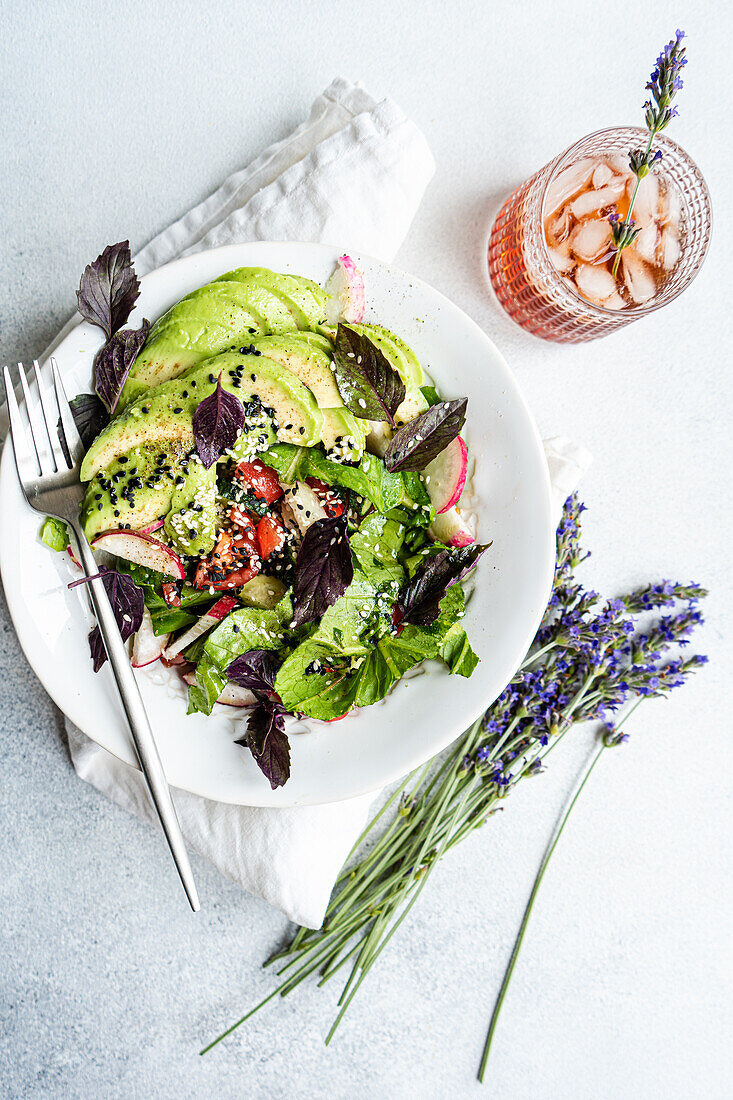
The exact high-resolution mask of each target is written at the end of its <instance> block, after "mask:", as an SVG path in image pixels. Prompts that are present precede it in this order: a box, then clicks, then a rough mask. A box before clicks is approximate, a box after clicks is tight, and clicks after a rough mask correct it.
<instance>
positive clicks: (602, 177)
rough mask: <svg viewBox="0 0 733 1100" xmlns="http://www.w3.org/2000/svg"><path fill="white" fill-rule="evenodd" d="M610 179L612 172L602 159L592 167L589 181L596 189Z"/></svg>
mask: <svg viewBox="0 0 733 1100" xmlns="http://www.w3.org/2000/svg"><path fill="white" fill-rule="evenodd" d="M612 179H613V172H612V171H611V169H610V168H609V167H608V165H607V164H606V163H605V162H604V161H601V163H600V164H597V165H596V167H595V168H594V169H593V175H592V177H591V182H592V183H593V186H594V187H595V188H596V189H597V188H599V187H605V186H606V184H607V183H609V182H610V181H611V180H612Z"/></svg>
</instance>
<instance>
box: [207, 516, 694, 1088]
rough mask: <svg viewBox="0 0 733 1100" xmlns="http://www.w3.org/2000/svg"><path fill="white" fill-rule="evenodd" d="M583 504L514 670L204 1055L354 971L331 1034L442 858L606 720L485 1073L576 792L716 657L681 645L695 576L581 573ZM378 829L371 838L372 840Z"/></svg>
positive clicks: (560, 532)
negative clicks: (266, 991) (637, 579)
mask: <svg viewBox="0 0 733 1100" xmlns="http://www.w3.org/2000/svg"><path fill="white" fill-rule="evenodd" d="M583 511H584V506H583V505H582V504H581V503H580V502H579V501H578V499H577V497H576V496H572V497H570V498H569V500H568V501H567V502H566V504H565V508H564V511H563V516H562V520H561V522H560V525H559V527H558V529H557V557H556V568H555V579H554V586H553V591H552V597H551V599H550V603H549V605H548V608H547V611H546V613H545V616H544V619H543V622H542V625H541V627H540V630H539V631H538V633H537V636H536V639H535V642H534V644H533V646H532V648H531V650H530V652H529V654H528V656H527V657H526V659H525V661H524V663H523V665H522V666H521V668H520V669H519V671H518V672H517V674H516V676H515V677H514V679H513V680H512V681H511V683H510V684H509V685H508V687H507V688H506V689H505V690H504V691H503V692H502V694H501V695H500V696H499V698H498V699H497V700H496V702H495V703H493V705H492V706H491V707H490V708H489V709H488V710H487V711H486V713H485V714H483V715H482V716H481V717H480V718H479V719H478V720H477V721H476V722H475V723H474V724H473V725H472V726H471V728H470V729H469V730H467V731H466V733H465V734H464V735H463V737H462V738H460V739H459V740H458V741H457V742H456V743H455V744H454V745H453V746H452V748H450V749H449V750H447V752H446V753H445V754H444V755H442V756H441V757H439V758H438V759H437V760H435V761H431V762H429V763H428V764H427V765H425V767H423V768H421V769H417V770H416V771H415V772H413V773H412V774H411V775H410V776H408V778H407V780H406V781H405V783H404V784H403V785H401V786H400V787H398V789H397V790H396V791H395V792H394V793H393V794H392V795H391V797H390V798H389V799H388V800H387V801H386V802H385V803H384V805H383V806H382V807H381V809H380V810H379V812H378V813H377V814H376V815H375V816H374V818H373V819H372V820H371V822H370V823H369V824H368V826H367V827H366V829H365V830H364V832H363V833H362V835H361V836H360V837H359V839H358V841H357V843H356V844H355V846H354V849H353V851H352V854H351V856H350V858H349V860H347V863H346V865H345V867H344V869H343V871H342V872H341V875H340V877H339V879H338V881H337V883H336V888H335V891H334V895H333V897H332V899H331V902H330V904H329V907H328V910H327V913H326V918H325V920H324V923H323V925H322V927H321V928H319V929H317V930H313V929H308V928H299V929H298V930H297V932H296V934H295V936H294V937H293V939H292V941H291V942H290V944H288V946H287V947H286V948H285V949H284V950H283V951H280V952H278V953H277V954H276V955H274V956H273V957H272V958H271V959H270V960H269V961H268V963H267V964H266V965H270V964H275V963H279V964H280V969H279V971H278V974H279V976H280V978H281V980H280V982H279V983H278V985H277V986H276V987H275V988H274V989H273V991H272V993H270V995H269V996H268V997H266V998H265V999H264V1000H263V1001H261V1002H260V1003H259V1004H258V1005H255V1007H254V1008H252V1009H251V1010H250V1011H249V1012H247V1013H246V1014H245V1015H244V1016H242V1017H241V1019H239V1020H237V1021H236V1023H234V1024H232V1026H231V1027H229V1028H227V1030H226V1031H225V1032H223V1034H221V1035H220V1036H219V1037H218V1038H217V1039H215V1040H214V1041H213V1042H212V1043H210V1044H209V1045H208V1046H207V1047H205V1048H204V1050H203V1051H202V1052H201V1053H202V1054H204V1053H206V1051H208V1050H210V1049H211V1048H212V1047H213V1046H215V1045H216V1043H218V1042H220V1041H221V1040H222V1039H223V1038H225V1037H226V1036H227V1035H229V1034H231V1032H232V1031H234V1030H235V1028H238V1027H239V1026H240V1025H241V1024H242V1023H244V1022H245V1020H247V1019H248V1018H249V1017H250V1016H252V1015H253V1014H254V1013H255V1012H258V1011H259V1009H260V1008H262V1007H263V1005H264V1004H266V1003H267V1002H268V1001H270V1000H272V999H273V998H274V997H276V996H278V995H280V996H283V997H284V996H286V995H287V994H289V993H291V992H292V991H293V990H294V989H296V988H297V987H298V986H299V985H300V983H301V982H302V981H303V980H304V979H305V978H307V977H309V976H310V975H312V974H318V975H319V985H324V984H325V983H326V982H328V981H329V980H330V979H331V978H333V977H334V976H335V975H336V974H339V973H344V969H345V968H348V969H346V971H345V973H346V981H345V983H344V986H343V989H342V991H341V995H340V998H339V1002H338V1004H339V1008H338V1013H337V1015H336V1018H335V1020H334V1022H333V1025H332V1027H331V1029H330V1031H329V1032H328V1035H327V1037H326V1042H327V1043H328V1042H330V1040H331V1039H332V1038H333V1036H334V1034H335V1032H336V1029H337V1027H338V1025H339V1023H340V1021H341V1020H342V1019H343V1016H344V1013H345V1012H346V1010H347V1009H348V1007H349V1005H350V1004H351V1002H352V1000H353V999H354V997H355V996H356V993H357V991H358V989H359V987H360V986H361V984H362V982H363V981H364V979H365V978H366V976H367V974H368V973H369V971H370V970H371V968H372V966H373V965H374V963H375V962H376V961H377V959H378V958H379V956H380V955H381V953H382V951H383V950H384V949H385V947H386V946H387V945H388V943H389V941H390V940H391V938H392V936H393V935H394V934H395V932H397V930H398V928H399V926H400V925H401V924H402V922H403V921H404V920H405V919H406V917H407V916H408V914H409V912H410V910H411V909H412V907H413V905H414V904H415V903H416V901H417V899H418V898H419V897H420V894H421V893H422V891H423V890H424V889H425V887H426V885H427V883H428V880H429V879H430V876H431V875H432V874H433V873H434V872H435V869H436V868H437V867H438V865H439V864H440V861H441V860H442V858H443V856H445V855H446V854H447V853H448V852H449V851H450V850H451V849H452V848H454V847H455V846H456V845H457V844H458V843H460V841H461V840H463V839H464V838H465V837H467V836H468V835H469V834H470V833H472V832H473V831H474V830H475V829H478V828H480V827H481V826H482V825H484V824H485V823H486V822H487V821H488V819H489V818H490V817H491V816H492V814H494V813H496V812H497V810H498V809H500V808H501V807H502V806H503V803H504V800H505V799H506V798H507V796H508V795H509V793H510V792H511V791H512V790H513V789H514V788H515V787H516V785H517V784H518V783H520V782H522V781H523V780H524V779H525V778H528V777H530V776H535V775H538V774H539V773H541V772H542V771H543V770H544V769H545V766H546V765H545V761H546V760H547V757H548V756H549V755H550V753H552V752H554V751H555V749H556V748H557V746H558V745H559V743H560V742H561V741H562V739H563V738H564V737H566V736H567V735H568V733H569V732H570V731H571V730H572V729H574V728H575V727H576V726H577V725H578V724H580V723H583V722H596V723H598V735H599V740H598V748H597V751H596V753H595V755H594V756H593V757H592V759H591V762H590V764H589V766H588V768H587V770H586V772H585V775H584V777H583V778H582V780H581V783H580V786H579V788H578V791H577V793H576V795H575V798H574V799H573V801H572V802H571V804H570V806H569V807H568V810H567V812H566V815H565V817H564V818H563V820H562V821H561V823H560V826H559V828H558V830H557V831H556V833H555V836H554V837H553V839H552V841H551V844H550V847H549V848H548V850H547V854H546V855H545V858H544V860H543V862H542V865H541V867H540V871H539V873H538V876H537V880H536V882H535V886H534V888H533V891H532V894H531V896H530V900H529V904H528V906H527V910H526V912H525V916H524V920H523V922H522V926H521V928H520V932H519V936H518V938H517V942H516V944H515V947H514V951H513V953H512V957H511V961H510V964H509V968H508V970H507V973H506V976H505V979H504V983H503V985H502V988H501V991H500V994H499V997H498V1000H497V1004H496V1008H495V1010H494V1015H493V1018H492V1022H491V1027H490V1031H489V1036H488V1038H487V1041H486V1046H485V1049H484V1055H483V1059H482V1062H481V1068H480V1071H479V1076H480V1078H481V1079H483V1074H484V1070H485V1068H486V1063H487V1060H488V1055H489V1049H490V1045H491V1039H492V1037H493V1034H494V1029H495V1027H496V1023H497V1020H498V1016H499V1010H500V1008H501V1005H502V1002H503V999H504V994H505V992H506V988H507V985H508V983H509V979H510V978H511V974H512V972H513V970H514V966H515V963H516V960H517V955H518V952H519V947H520V946H521V942H522V938H523V936H524V931H525V929H526V926H527V921H528V919H529V915H530V913H531V909H532V905H533V903H534V899H535V897H536V894H537V890H538V888H539V884H540V882H541V879H542V875H543V874H544V870H545V868H546V866H547V862H548V861H549V858H550V856H551V855H552V852H553V851H554V848H555V846H556V844H557V841H558V840H559V836H560V833H561V832H562V829H563V827H564V825H565V822H566V821H567V815H568V814H569V812H570V810H571V809H572V807H573V805H574V804H575V801H576V799H577V797H578V795H579V794H580V790H581V789H582V787H583V785H584V783H585V782H586V780H587V778H588V776H589V775H590V772H591V771H592V769H593V767H594V766H595V764H596V763H597V761H598V759H599V758H600V756H601V755H602V754H603V753H604V752H605V751H606V749H607V748H611V747H614V746H617V745H620V744H622V743H623V742H624V741H626V740H627V735H626V734H625V733H624V732H622V726H623V724H624V722H625V720H626V718H627V717H628V715H629V714H630V713H631V711H632V710H633V709H634V708H635V707H636V706H638V705H639V703H640V702H641V701H642V700H643V699H645V698H650V697H655V696H661V695H666V694H667V693H669V692H670V691H672V690H673V689H674V688H677V687H680V686H681V685H682V684H683V683H684V682H685V680H686V679H687V677H688V676H689V675H690V674H691V673H692V672H693V671H694V670H695V669H697V668H698V667H699V666H700V665H702V664H704V663H705V660H706V658H705V657H702V656H698V655H692V656H690V657H686V656H684V648H685V647H686V646H687V645H688V643H689V640H690V636H691V635H692V633H693V631H694V629H695V627H696V626H698V624H700V623H701V622H702V616H701V613H700V610H699V607H698V603H699V600H700V599H701V598H702V597H704V596H705V595H706V592H705V590H704V589H703V588H701V587H700V586H699V585H696V584H689V585H681V584H674V583H672V582H671V581H663V582H661V583H659V584H654V585H649V586H648V587H646V588H643V589H641V590H639V591H636V592H631V593H629V594H628V595H626V596H621V597H619V598H617V599H611V600H607V601H602V600H601V597H600V596H599V594H598V593H597V592H592V591H589V590H586V589H585V588H583V586H582V585H581V584H580V583H579V582H578V581H577V580H576V576H575V571H576V568H577V567H578V565H580V563H581V562H582V561H583V560H584V559H585V558H586V557H588V554H586V553H585V552H583V551H582V550H581V548H580V516H581V514H582V512H583ZM619 716H620V717H619ZM374 837H376V840H374V842H373V843H370V844H369V845H368V846H365V847H364V848H362V842H363V841H365V840H366V839H367V838H368V839H369V840H370V841H372V840H373V838H374Z"/></svg>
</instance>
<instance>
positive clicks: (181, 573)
mask: <svg viewBox="0 0 733 1100" xmlns="http://www.w3.org/2000/svg"><path fill="white" fill-rule="evenodd" d="M92 547H93V549H94V550H106V551H107V553H109V554H115V555H116V556H117V557H118V558H125V560H126V561H132V562H135V564H136V565H144V566H146V567H147V568H148V569H155V570H156V571H157V572H158V573H165V575H166V576H168V577H175V578H176V580H183V578H184V577H185V575H186V571H185V569H184V567H183V562H182V561H181V559H180V558H179V557H178V554H176V552H175V550H171V548H170V546H166V545H165V543H164V542H160V541H159V540H158V539H154V538H153V537H152V536H151V535H145V534H143V532H142V531H122V530H120V531H106V532H105V533H104V534H102V535H97V537H96V538H95V539H94V540H93V541H92Z"/></svg>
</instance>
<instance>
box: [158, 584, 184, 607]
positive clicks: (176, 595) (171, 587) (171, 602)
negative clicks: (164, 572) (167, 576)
mask: <svg viewBox="0 0 733 1100" xmlns="http://www.w3.org/2000/svg"><path fill="white" fill-rule="evenodd" d="M162 588H163V599H164V600H165V602H166V603H167V604H168V606H169V607H180V606H181V593H180V592H179V591H178V585H177V584H176V582H175V581H164V583H163V585H162Z"/></svg>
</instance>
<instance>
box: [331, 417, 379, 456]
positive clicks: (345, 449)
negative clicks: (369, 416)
mask: <svg viewBox="0 0 733 1100" xmlns="http://www.w3.org/2000/svg"><path fill="white" fill-rule="evenodd" d="M321 413H322V414H323V425H322V427H321V443H322V444H323V447H324V449H325V451H326V455H327V456H328V458H332V459H334V461H336V462H340V461H341V462H342V461H344V459H346V460H348V461H350V462H352V461H353V462H358V461H359V459H360V458H361V456H362V455H363V454H364V447H365V445H366V439H367V435H368V434H369V430H370V428H371V424H370V422H369V421H368V420H360V419H359V418H358V417H357V416H354V414H353V413H350V412H349V410H348V409H345V408H343V407H342V408H340V409H321Z"/></svg>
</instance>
